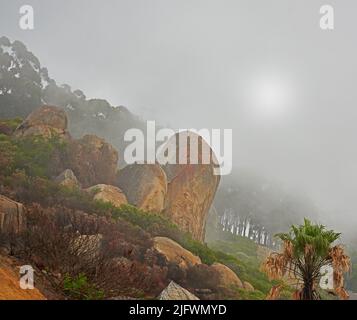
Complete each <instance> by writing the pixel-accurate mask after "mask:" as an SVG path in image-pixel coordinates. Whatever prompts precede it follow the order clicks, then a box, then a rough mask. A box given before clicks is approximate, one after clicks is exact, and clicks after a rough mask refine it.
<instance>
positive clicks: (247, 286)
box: [243, 281, 255, 292]
mask: <svg viewBox="0 0 357 320" xmlns="http://www.w3.org/2000/svg"><path fill="white" fill-rule="evenodd" d="M243 287H244V289H245V290H246V291H250V292H251V291H254V290H255V289H254V287H253V286H252V285H251V284H250V283H249V282H247V281H244V282H243Z"/></svg>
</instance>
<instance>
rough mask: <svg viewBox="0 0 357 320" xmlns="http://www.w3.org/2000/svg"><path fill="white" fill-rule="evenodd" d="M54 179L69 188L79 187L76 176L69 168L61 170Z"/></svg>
mask: <svg viewBox="0 0 357 320" xmlns="http://www.w3.org/2000/svg"><path fill="white" fill-rule="evenodd" d="M55 181H56V182H57V183H58V184H60V185H61V186H64V187H69V188H79V187H80V184H79V182H78V180H77V177H76V176H75V174H74V173H73V171H72V170H70V169H66V170H65V171H63V172H62V173H61V174H60V175H59V176H58V177H57V178H56V179H55Z"/></svg>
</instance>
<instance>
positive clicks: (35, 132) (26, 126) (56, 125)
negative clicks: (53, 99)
mask: <svg viewBox="0 0 357 320" xmlns="http://www.w3.org/2000/svg"><path fill="white" fill-rule="evenodd" d="M67 125H68V120H67V116H66V113H65V112H64V111H63V109H61V108H58V107H53V106H43V107H40V108H38V109H36V110H34V111H33V112H32V113H31V114H30V115H29V116H28V117H27V118H26V119H25V121H24V122H23V123H22V124H21V125H20V126H19V127H18V128H17V129H16V130H15V132H14V134H15V136H17V137H27V136H42V137H44V138H52V137H54V136H57V137H59V138H63V139H68V138H69V133H68V131H67Z"/></svg>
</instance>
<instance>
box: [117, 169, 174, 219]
mask: <svg viewBox="0 0 357 320" xmlns="http://www.w3.org/2000/svg"><path fill="white" fill-rule="evenodd" d="M117 185H118V186H119V188H120V189H122V190H123V192H124V193H125V195H126V197H127V199H128V201H129V203H130V204H132V205H134V206H136V207H138V208H140V209H142V210H145V211H148V212H155V213H160V212H161V211H162V210H163V209H164V203H165V196H166V192H167V179H166V174H165V172H164V171H163V170H162V168H161V167H160V166H159V165H157V164H133V165H129V166H126V167H125V168H124V169H122V170H120V171H119V174H118V181H117Z"/></svg>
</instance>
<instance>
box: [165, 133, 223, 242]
mask: <svg viewBox="0 0 357 320" xmlns="http://www.w3.org/2000/svg"><path fill="white" fill-rule="evenodd" d="M181 139H187V141H188V144H187V148H184V149H183V148H181V150H180V148H179V143H178V141H180V140H181ZM171 140H172V141H171ZM193 141H198V143H197V146H198V148H196V150H197V151H196V152H197V154H196V156H197V160H198V163H197V162H196V164H191V162H190V161H189V159H190V156H191V154H192V153H191V152H190V146H191V144H192V145H193ZM168 144H171V145H172V144H174V145H175V146H176V155H179V154H180V155H181V156H180V157H179V156H177V157H176V155H174V156H175V157H176V163H179V162H178V161H180V163H182V162H183V160H186V159H187V160H186V161H187V164H167V165H166V166H164V167H163V169H164V171H165V172H166V176H167V179H168V191H167V196H166V200H165V210H164V212H165V215H166V216H168V217H169V218H170V219H171V220H172V221H173V222H175V223H176V224H177V225H178V226H179V227H180V228H181V229H182V230H184V231H188V232H190V233H191V235H192V237H193V238H194V239H195V240H198V241H203V240H204V236H205V224H206V216H207V214H208V211H209V209H210V207H211V204H212V202H213V199H214V196H215V194H216V190H217V188H218V185H219V181H220V176H219V175H215V174H214V168H215V167H217V165H216V164H215V163H216V162H215V157H214V155H213V153H212V150H211V148H210V146H209V145H208V144H207V143H206V142H205V141H204V140H203V139H202V137H199V136H198V135H196V134H194V133H191V132H189V133H187V132H181V133H178V134H176V135H175V137H174V138H172V139H170V141H169V142H168ZM165 149H166V148H165ZM182 149H183V150H182ZM180 151H181V152H180ZM207 153H208V154H212V159H211V160H209V161H208V162H204V161H202V159H204V158H203V155H207Z"/></svg>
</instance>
